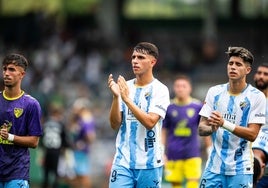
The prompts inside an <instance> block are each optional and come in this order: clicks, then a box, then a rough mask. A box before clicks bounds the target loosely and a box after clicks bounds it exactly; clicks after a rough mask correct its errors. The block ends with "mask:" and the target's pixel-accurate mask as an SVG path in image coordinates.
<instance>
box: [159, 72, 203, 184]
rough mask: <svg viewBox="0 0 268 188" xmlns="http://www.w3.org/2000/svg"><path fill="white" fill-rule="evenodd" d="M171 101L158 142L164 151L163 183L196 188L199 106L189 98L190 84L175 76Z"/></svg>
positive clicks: (186, 80)
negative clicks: (164, 181) (161, 144)
mask: <svg viewBox="0 0 268 188" xmlns="http://www.w3.org/2000/svg"><path fill="white" fill-rule="evenodd" d="M173 90H174V94H175V97H174V98H173V100H172V102H171V104H170V105H169V106H168V109H167V114H166V117H165V119H164V122H163V129H162V140H163V144H164V146H165V148H166V157H167V161H166V164H165V169H164V170H165V180H166V181H168V182H170V183H171V184H172V187H173V188H182V187H183V184H184V182H185V184H186V187H187V188H197V187H198V185H199V178H200V176H201V167H202V166H201V165H202V160H201V152H200V138H199V135H198V123H199V120H200V116H199V114H198V113H199V111H200V109H201V107H202V105H203V103H202V102H201V101H200V100H198V99H195V98H193V97H192V96H191V92H192V84H191V80H190V78H189V77H188V76H186V75H179V76H177V77H176V78H175V81H174V84H173Z"/></svg>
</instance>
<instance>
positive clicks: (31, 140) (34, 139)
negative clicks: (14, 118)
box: [13, 135, 39, 148]
mask: <svg viewBox="0 0 268 188" xmlns="http://www.w3.org/2000/svg"><path fill="white" fill-rule="evenodd" d="M13 143H14V144H15V145H19V146H23V147H29V148H36V147H37V146H38V143H39V137H38V136H18V135H14V140H13Z"/></svg>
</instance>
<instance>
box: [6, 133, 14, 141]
mask: <svg viewBox="0 0 268 188" xmlns="http://www.w3.org/2000/svg"><path fill="white" fill-rule="evenodd" d="M14 137H15V135H14V134H10V133H8V137H7V140H8V141H11V142H13V141H14Z"/></svg>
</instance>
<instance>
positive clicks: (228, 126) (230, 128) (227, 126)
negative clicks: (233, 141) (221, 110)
mask: <svg viewBox="0 0 268 188" xmlns="http://www.w3.org/2000/svg"><path fill="white" fill-rule="evenodd" d="M235 126H236V125H235V124H233V123H231V122H229V121H226V120H224V122H223V125H222V127H223V128H224V129H226V130H228V131H230V132H233V131H234V129H235Z"/></svg>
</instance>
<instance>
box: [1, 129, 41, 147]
mask: <svg viewBox="0 0 268 188" xmlns="http://www.w3.org/2000/svg"><path fill="white" fill-rule="evenodd" d="M0 135H1V138H2V139H3V140H9V141H11V142H13V143H14V144H15V145H19V146H23V147H29V148H36V147H37V146H38V143H39V137H38V136H18V135H14V134H11V133H9V132H8V129H7V126H4V127H3V128H2V129H1V131H0Z"/></svg>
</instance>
